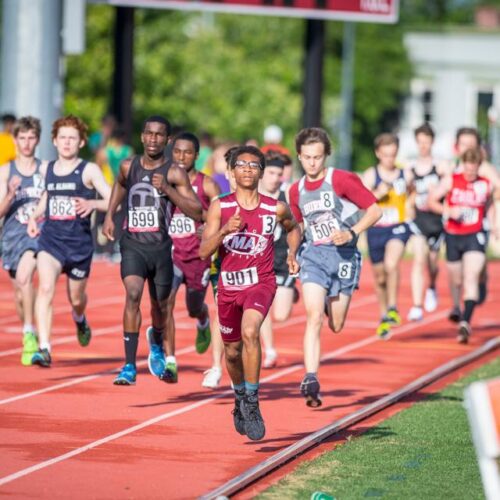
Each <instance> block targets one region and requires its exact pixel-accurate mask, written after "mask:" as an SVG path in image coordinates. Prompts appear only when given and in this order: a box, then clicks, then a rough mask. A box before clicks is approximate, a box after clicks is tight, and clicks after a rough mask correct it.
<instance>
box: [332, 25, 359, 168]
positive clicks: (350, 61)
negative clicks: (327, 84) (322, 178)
mask: <svg viewBox="0 0 500 500" xmlns="http://www.w3.org/2000/svg"><path fill="white" fill-rule="evenodd" d="M355 42H356V25H355V24H354V23H344V35H343V46H342V77H341V78H342V80H341V86H342V87H341V101H342V104H341V114H340V120H339V149H338V155H337V162H336V165H337V167H338V168H342V169H344V170H351V169H352V112H353V94H354V92H353V90H354V49H355Z"/></svg>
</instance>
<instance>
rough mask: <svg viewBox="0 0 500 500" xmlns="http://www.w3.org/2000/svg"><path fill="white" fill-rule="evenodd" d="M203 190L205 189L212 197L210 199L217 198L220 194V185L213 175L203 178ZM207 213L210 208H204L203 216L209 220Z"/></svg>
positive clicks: (209, 196) (208, 195)
mask: <svg viewBox="0 0 500 500" xmlns="http://www.w3.org/2000/svg"><path fill="white" fill-rule="evenodd" d="M203 190H204V191H205V194H206V195H207V197H208V198H209V199H210V201H213V200H215V199H216V198H218V197H219V195H220V187H219V185H218V184H217V183H216V182H215V181H214V180H213V179H212V178H211V177H208V175H206V176H205V177H204V178H203ZM207 213H208V210H203V215H202V217H203V220H204V221H206V220H207Z"/></svg>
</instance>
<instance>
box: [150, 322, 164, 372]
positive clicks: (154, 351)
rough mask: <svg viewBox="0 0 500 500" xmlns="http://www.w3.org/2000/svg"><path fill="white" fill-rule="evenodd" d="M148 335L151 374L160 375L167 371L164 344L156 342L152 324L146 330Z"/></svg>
mask: <svg viewBox="0 0 500 500" xmlns="http://www.w3.org/2000/svg"><path fill="white" fill-rule="evenodd" d="M146 337H147V339H148V344H149V355H148V368H149V372H150V373H151V375H154V376H155V377H159V376H160V375H161V374H162V373H163V372H164V371H165V353H164V352H163V346H162V345H158V344H157V343H155V337H154V330H153V327H152V326H150V327H149V328H148V329H147V330H146Z"/></svg>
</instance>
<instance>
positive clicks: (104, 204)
mask: <svg viewBox="0 0 500 500" xmlns="http://www.w3.org/2000/svg"><path fill="white" fill-rule="evenodd" d="M83 183H84V184H85V186H87V187H88V188H91V189H92V188H93V189H95V190H96V191H97V192H98V193H99V194H100V195H101V197H102V199H101V200H86V199H85V198H77V199H76V213H77V214H78V215H79V216H80V217H86V216H87V215H89V214H90V213H91V212H92V211H93V210H99V211H100V212H105V211H106V210H107V209H108V203H109V195H110V193H111V188H110V187H109V185H108V183H107V182H106V181H105V179H104V175H103V174H102V170H101V169H100V168H99V167H98V166H97V165H96V164H95V163H88V164H87V166H86V167H85V170H84V172H83Z"/></svg>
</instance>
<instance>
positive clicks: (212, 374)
mask: <svg viewBox="0 0 500 500" xmlns="http://www.w3.org/2000/svg"><path fill="white" fill-rule="evenodd" d="M203 375H205V376H204V377H203V382H202V383H201V385H202V386H203V387H208V388H210V389H217V387H219V382H220V379H221V378H222V370H221V369H220V368H217V367H216V366H212V368H209V369H208V370H205V371H204V372H203Z"/></svg>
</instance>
